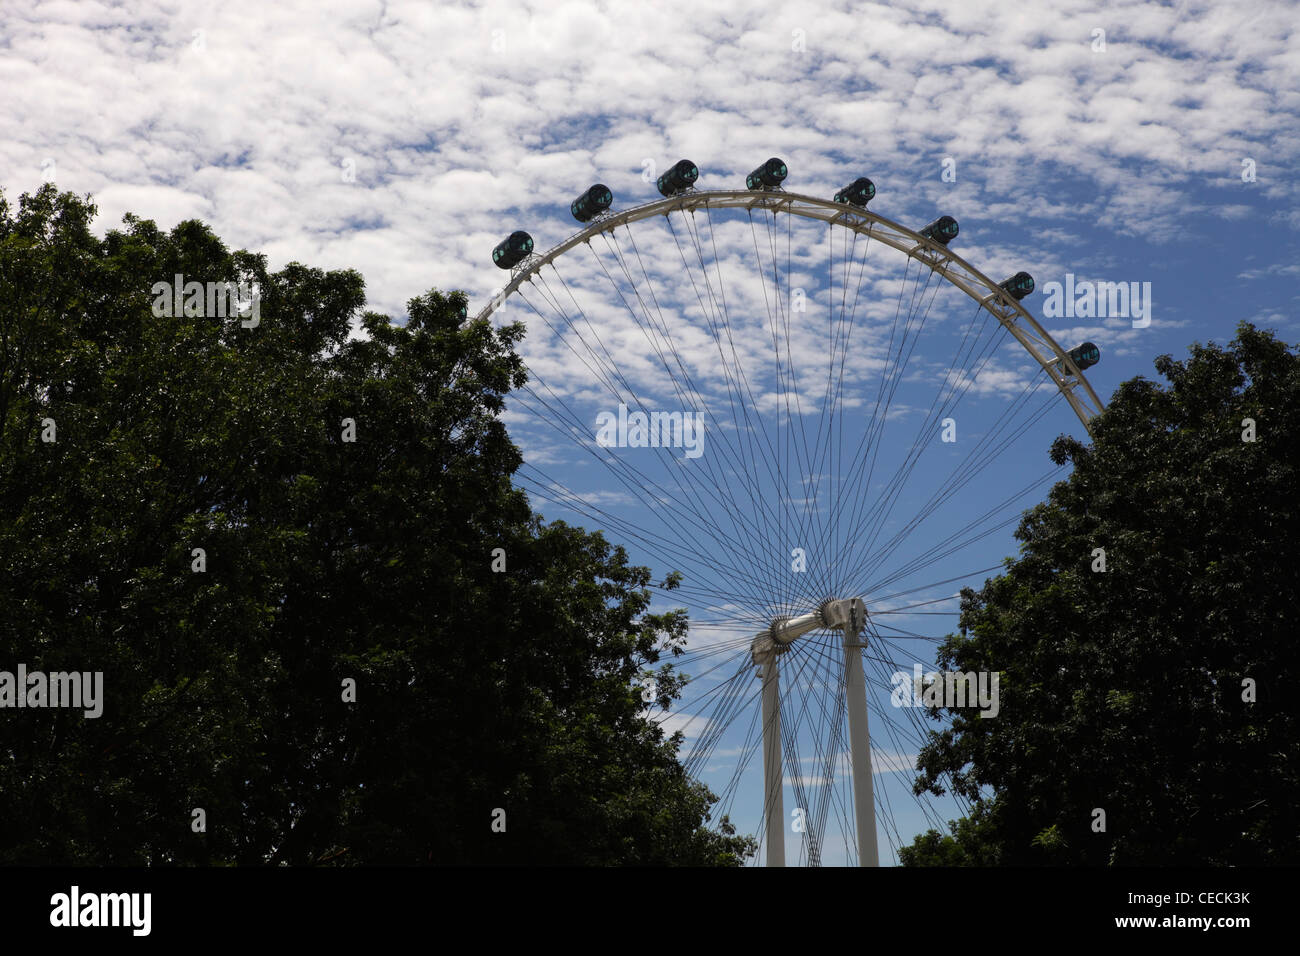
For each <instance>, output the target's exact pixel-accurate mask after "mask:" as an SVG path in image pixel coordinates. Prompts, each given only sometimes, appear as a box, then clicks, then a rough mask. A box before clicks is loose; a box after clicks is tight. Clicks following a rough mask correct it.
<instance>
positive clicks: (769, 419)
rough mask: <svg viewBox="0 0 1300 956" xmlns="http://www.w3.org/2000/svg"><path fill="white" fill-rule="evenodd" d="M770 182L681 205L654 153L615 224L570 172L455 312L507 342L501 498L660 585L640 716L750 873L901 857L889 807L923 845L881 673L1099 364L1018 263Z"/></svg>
mask: <svg viewBox="0 0 1300 956" xmlns="http://www.w3.org/2000/svg"><path fill="white" fill-rule="evenodd" d="M787 173H788V170H787V167H786V164H785V163H784V162H782V161H781V160H780V159H778V158H772V159H769V160H768V161H767V162H765V163H763V164H762V165H760V166H759V167H758V168H757V169H755V170H754V171H753V172H751V173H750V174H749V176H747V177H746V182H745V188H744V189H707V190H706V189H701V188H697V182H698V179H699V169H698V167H697V166H696V165H695V164H694V163H692V162H690V161H689V160H681V161H679V162H677V163H675V164H674V165H673V166H671V167H670V168H669V169H668V170H667V171H666V172H665V173H664V174H663V175H661V176H659V177H658V178H657V180H656V182H655V185H656V187H657V191H658V193H659V196H658V198H655V199H654V200H653V201H650V202H645V203H642V204H639V205H635V206H632V207H630V208H627V209H624V210H621V211H614V209H613V194H612V192H611V190H610V189H609V188H608V187H606V186H605V185H603V184H600V183H597V184H596V185H593V186H591V187H590V188H589V189H587V190H586V191H585V192H583V193H582V194H581V195H580V196H578V198H577V199H575V200H574V201H573V203H572V204H571V206H570V212H571V214H572V216H573V218H574V219H576V220H577V221H578V223H579V224H580V228H579V229H578V230H577V231H576V232H574V233H573V234H572V235H570V236H568V237H567V238H566V239H564V240H563V241H561V242H559V243H557V244H555V245H554V246H552V247H551V248H549V249H548V250H547V251H545V252H541V253H538V252H536V251H535V250H534V243H533V239H532V237H531V236H530V235H529V234H528V233H526V232H523V231H516V232H513V233H511V234H510V235H509V236H508V237H507V238H506V239H505V240H503V241H502V242H501V243H500V244H499V245H498V246H497V247H496V248H495V249H494V250H493V254H492V258H493V262H494V263H495V264H496V265H497V266H498V267H499V268H501V269H502V270H509V273H510V278H509V281H508V282H507V283H506V284H505V285H504V287H503V288H502V289H501V290H500V291H499V292H498V293H497V294H495V295H494V296H493V298H492V300H491V301H490V302H489V303H488V304H487V305H486V306H485V307H484V308H483V309H482V310H481V311H480V312H479V313H478V317H479V318H489V317H491V318H492V319H493V321H515V320H522V321H524V323H525V325H526V327H527V335H526V336H525V339H524V341H523V343H522V344H521V346H520V354H521V356H522V358H523V359H524V362H525V364H526V366H527V368H528V376H529V380H528V383H527V385H526V386H525V387H524V388H523V389H522V390H519V391H518V392H515V393H512V394H511V396H509V400H508V411H507V422H508V425H509V427H510V430H511V434H512V437H513V438H514V439H515V441H516V443H517V444H519V445H520V446H521V448H522V450H523V452H524V460H525V464H524V465H523V467H522V468H521V469H520V471H519V473H518V476H517V477H518V480H519V481H520V483H521V485H522V486H523V487H524V488H525V489H526V490H527V491H528V493H529V494H530V496H532V497H533V498H534V499H535V500H540V501H542V502H545V503H546V504H545V505H544V507H543V510H544V511H545V512H546V514H547V517H550V518H575V517H576V519H577V520H578V521H579V522H580V523H582V524H584V525H586V526H587V527H588V528H590V529H599V530H602V531H604V532H605V533H606V535H607V536H608V537H609V538H610V539H611V540H612V541H613V542H614V543H618V544H621V545H623V546H625V547H626V548H627V549H628V551H629V553H630V555H631V557H632V558H633V559H634V560H635V563H638V564H646V565H648V566H650V567H651V568H652V569H653V570H654V571H655V572H656V578H658V577H661V576H662V575H663V574H664V573H668V572H677V573H678V574H679V575H680V583H677V584H676V586H675V587H672V589H671V592H670V593H665V594H663V595H662V602H663V607H665V608H668V607H684V608H685V609H686V610H687V612H688V614H689V617H690V622H691V627H690V639H689V643H688V645H687V648H686V650H685V653H684V654H682V655H681V656H680V657H679V658H678V659H677V660H676V661H675V662H674V666H675V667H677V668H678V669H679V670H680V671H683V672H684V673H685V674H687V675H688V677H689V683H688V684H687V685H686V688H685V691H684V693H683V694H682V696H681V698H680V699H679V700H677V701H675V702H670V706H668V707H667V708H664V707H662V706H660V703H661V702H660V701H658V700H657V695H656V694H655V693H653V692H651V691H648V692H647V694H646V695H645V700H646V702H647V709H648V710H649V711H650V713H651V715H652V717H653V719H655V720H656V721H658V722H659V723H660V724H661V725H662V726H663V727H664V728H665V730H668V731H678V730H680V731H681V732H682V733H683V735H684V739H685V744H684V763H685V765H686V768H687V771H688V772H690V773H691V774H692V775H694V776H696V777H697V778H699V779H701V780H703V781H704V782H706V783H707V784H708V785H709V786H710V788H711V789H713V790H714V791H715V793H717V795H718V796H719V803H718V807H717V809H716V812H717V815H718V816H719V817H720V816H721V815H723V814H727V815H729V816H733V817H734V820H733V823H734V824H735V825H736V826H737V827H738V828H739V829H741V830H742V832H752V833H753V834H754V835H755V836H756V837H757V839H758V841H759V843H760V845H761V847H762V850H763V854H762V855H763V857H764V859H765V860H766V863H767V865H769V866H773V865H775V866H782V865H785V864H786V862H787V855H786V854H787V848H786V840H787V836H789V835H791V834H793V835H794V837H795V838H796V842H797V844H798V862H800V863H804V864H809V865H819V864H822V863H825V862H831V861H832V860H833V859H835V860H838V861H840V862H843V863H847V864H857V865H864V866H869V865H877V864H878V863H879V860H880V849H879V842H878V838H880V837H883V838H884V841H885V842H886V844H887V847H888V849H889V851H890V852H891V853H894V854H896V853H897V850H898V848H899V847H900V846H903V845H906V843H908V842H910V840H908V839H907V838H906V831H907V826H908V824H907V823H906V822H903V823H902V826H901V828H900V818H902V817H907V816H909V814H910V815H911V817H912V818H913V823H915V821H918V820H919V821H922V823H923V825H926V826H933V827H934V828H936V829H940V830H943V829H946V822H945V820H944V818H943V816H942V815H941V813H940V808H939V807H937V806H936V805H935V804H934V802H933V800H932V799H931V798H929V797H919V796H916V795H914V794H912V793H911V789H910V786H907V785H906V784H908V783H910V781H907V780H904V779H903V778H902V777H900V776H898V775H899V774H900V773H902V774H905V773H906V772H907V771H908V770H911V769H913V768H914V761H915V751H916V749H917V748H919V747H920V746H921V745H922V744H923V743H924V742H925V740H926V739H927V731H928V729H929V728H933V727H935V726H936V724H935V719H936V717H935V716H934V714H931V713H927V711H926V709H925V708H923V707H917V706H915V698H913V699H912V700H910V701H909V700H908V699H907V696H908V695H906V694H904V695H902V698H901V699H902V703H901V704H900V695H899V693H898V690H899V688H900V686H902V685H903V683H904V682H903V681H901V680H900V675H907V682H908V683H909V686H910V682H911V681H912V678H913V675H915V676H919V675H920V672H921V670H922V668H924V667H926V666H928V665H929V664H930V663H931V662H932V660H933V654H934V651H935V647H936V645H937V643H938V642H939V641H940V640H941V639H942V634H943V633H944V632H945V631H947V630H952V629H953V628H954V627H955V625H956V623H957V620H956V614H957V610H958V605H957V591H958V590H959V588H960V587H961V586H963V585H969V586H975V587H978V586H979V584H980V583H981V582H982V578H981V577H980V575H987V574H988V573H991V572H993V571H996V570H998V569H999V568H1000V566H1001V561H1002V559H1003V557H1004V556H1005V555H1006V554H1007V552H1008V550H1009V544H1008V542H1009V541H1010V535H1011V531H1012V530H1013V529H1014V526H1015V525H1016V523H1017V522H1018V521H1019V518H1020V515H1021V512H1022V510H1023V509H1024V508H1025V507H1028V506H1030V505H1032V504H1033V503H1034V502H1035V501H1036V500H1038V498H1040V497H1041V494H1042V492H1043V490H1044V489H1045V488H1046V487H1047V486H1048V485H1049V484H1050V483H1051V482H1052V481H1053V480H1056V479H1058V478H1060V477H1062V474H1061V473H1062V471H1063V467H1062V466H1054V467H1044V463H1045V458H1046V456H1045V451H1046V447H1047V444H1048V443H1049V442H1050V440H1051V439H1052V438H1053V437H1055V435H1056V434H1059V433H1060V432H1061V431H1066V430H1075V431H1083V432H1085V433H1086V431H1087V429H1088V425H1089V422H1090V420H1091V419H1092V417H1093V416H1094V415H1096V414H1097V413H1098V412H1099V411H1100V410H1101V407H1102V406H1101V402H1100V400H1099V399H1098V398H1097V395H1096V393H1095V392H1094V391H1093V389H1092V386H1091V385H1090V384H1089V383H1088V381H1087V379H1086V378H1085V377H1084V374H1083V373H1084V371H1085V370H1086V369H1087V368H1089V367H1091V366H1092V365H1094V364H1096V363H1097V361H1098V360H1099V358H1100V351H1099V349H1098V348H1097V347H1096V346H1095V345H1094V344H1092V343H1090V342H1085V343H1083V344H1081V345H1079V346H1077V347H1075V348H1071V349H1069V350H1066V349H1064V348H1062V347H1061V346H1060V345H1058V344H1057V343H1056V342H1055V341H1053V339H1052V337H1051V336H1050V335H1049V334H1048V333H1047V332H1046V331H1045V330H1044V329H1043V328H1042V326H1041V325H1040V324H1039V323H1038V322H1037V320H1036V319H1035V318H1034V317H1033V316H1032V315H1031V314H1030V313H1029V312H1028V311H1027V310H1026V309H1025V308H1024V307H1023V305H1022V302H1021V300H1023V299H1024V298H1025V297H1026V296H1027V295H1028V294H1029V293H1031V292H1032V291H1033V288H1034V282H1033V279H1032V278H1031V277H1030V276H1029V274H1028V273H1026V272H1017V273H1015V274H1013V275H1011V276H1010V277H1009V278H1007V279H1005V280H1002V281H998V282H995V281H993V280H991V279H990V278H988V277H987V276H986V275H984V274H983V273H982V272H980V271H979V270H977V269H976V268H975V267H974V266H972V265H971V264H970V263H968V262H966V261H965V260H964V259H962V258H960V257H959V256H958V255H956V254H955V253H954V252H953V251H952V249H951V248H950V243H951V242H952V241H953V240H954V239H955V238H956V237H957V235H958V224H957V222H956V221H955V220H954V219H953V218H952V217H950V216H939V217H938V218H936V219H935V220H934V221H933V222H931V223H929V224H928V225H926V226H924V227H922V228H920V229H917V230H913V229H910V228H907V227H905V226H903V225H900V224H899V223H897V222H894V221H891V220H890V219H886V218H885V217H883V216H881V215H879V214H877V213H876V212H874V211H870V210H868V208H867V207H868V204H869V203H870V202H871V201H872V200H873V199H875V198H876V187H875V184H874V183H873V182H872V181H871V180H870V179H867V178H866V177H859V178H858V179H856V180H854V181H853V182H852V183H850V184H849V185H847V186H846V187H844V188H843V189H841V190H840V191H839V192H837V193H836V194H835V195H834V196H833V198H831V199H822V198H817V197H814V196H808V195H802V194H797V193H792V192H787V191H786V190H785V188H784V182H785V180H786V178H787ZM877 250H879V251H878V252H877ZM873 253H874V254H873ZM657 600H658V596H657ZM760 753H761V756H759V755H760ZM877 777H880V779H881V781H888V780H892V781H893V782H892V783H891V784H890V785H889V786H882V785H881V783H880V782H878V781H877V780H876V779H875V778H877ZM900 781H901V782H900ZM787 795H788V796H789V798H790V800H791V801H792V802H793V810H792V811H791V812H790V814H789V815H788V814H787V809H786V808H787ZM952 799H954V800H955V801H956V809H957V810H958V811H959V812H964V810H965V809H966V807H965V805H964V803H963V802H962V801H961V799H960V798H956V797H954V798H952ZM904 802H906V803H909V804H910V807H909V808H908V809H906V810H904V809H902V804H903V803H904ZM896 803H897V804H898V805H899V809H897V810H896V809H895V804H896Z"/></svg>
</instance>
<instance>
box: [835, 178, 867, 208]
mask: <svg viewBox="0 0 1300 956" xmlns="http://www.w3.org/2000/svg"><path fill="white" fill-rule="evenodd" d="M875 195H876V184H875V183H873V182H872V181H871V180H870V179H868V178H867V177H866V176H859V177H858V178H857V179H855V180H853V182H852V183H850V184H849V185H847V186H845V187H844V188H843V189H841V190H840V191H839V192H837V193H836V194H835V201H836V202H843V203H848V204H849V205H850V206H865V205H866V204H867V203H869V202H871V200H872V199H873V198H874V197H875Z"/></svg>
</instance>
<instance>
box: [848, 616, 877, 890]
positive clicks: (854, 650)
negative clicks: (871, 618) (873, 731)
mask: <svg viewBox="0 0 1300 956" xmlns="http://www.w3.org/2000/svg"><path fill="white" fill-rule="evenodd" d="M848 611H849V613H848V614H846V615H845V621H844V687H845V694H846V704H847V705H848V711H849V756H850V758H851V759H852V761H853V805H854V809H855V811H856V818H857V826H858V865H859V866H879V865H880V855H879V851H878V849H877V847H876V801H875V792H874V790H873V787H872V784H873V781H872V775H871V736H870V733H869V732H868V729H867V684H866V680H865V679H864V677H863V675H862V648H863V647H865V646H866V644H865V643H863V642H862V640H861V638H860V635H861V634H862V632H863V630H864V629H865V627H866V607H865V606H864V605H863V603H862V601H861V600H860V599H857V598H855V599H854V600H853V601H852V602H851V607H850V608H849V609H848Z"/></svg>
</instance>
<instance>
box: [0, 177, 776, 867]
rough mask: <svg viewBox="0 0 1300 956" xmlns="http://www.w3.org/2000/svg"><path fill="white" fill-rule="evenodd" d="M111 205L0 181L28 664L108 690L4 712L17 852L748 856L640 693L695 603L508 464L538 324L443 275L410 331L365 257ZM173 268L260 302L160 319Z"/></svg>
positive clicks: (145, 856)
mask: <svg viewBox="0 0 1300 956" xmlns="http://www.w3.org/2000/svg"><path fill="white" fill-rule="evenodd" d="M93 215H94V206H93V205H92V204H91V203H90V202H89V197H87V198H86V199H79V198H77V197H75V196H73V195H71V194H67V193H65V194H58V193H57V192H56V191H55V190H54V189H53V187H48V186H47V187H45V188H43V189H42V190H40V191H39V192H38V193H36V194H35V195H30V196H29V195H24V196H23V197H22V199H21V201H20V207H19V209H18V210H13V209H12V208H11V207H10V205H9V204H8V202H7V201H5V200H4V198H3V196H0V609H2V613H0V669H7V670H11V671H12V670H13V668H14V666H15V665H16V664H18V663H23V664H25V665H26V666H27V668H28V670H29V671H30V670H44V671H47V672H54V671H78V672H81V671H102V672H103V673H104V698H105V704H104V711H103V715H102V717H100V718H97V719H94V718H86V717H85V716H83V714H82V712H81V711H80V710H69V709H62V708H48V709H26V710H6V711H0V862H5V863H54V864H65V863H67V864H142V863H146V864H147V863H152V864H160V863H204V864H267V863H272V864H281V863H286V864H311V863H324V862H329V863H332V864H335V865H339V864H351V863H429V862H432V863H464V862H472V863H492V862H515V863H581V864H613V863H625V864H626V863H633V864H636V863H646V864H706V865H714V864H721V865H734V864H737V863H739V862H740V861H742V860H743V858H744V857H746V856H747V855H749V854H750V853H752V852H753V841H752V840H750V839H749V838H747V837H740V836H736V835H735V833H734V830H733V829H732V828H731V827H730V825H729V824H728V823H727V822H726V821H725V820H724V821H718V822H717V825H715V826H713V827H710V826H708V818H709V811H710V807H711V806H712V804H713V802H714V800H715V798H714V797H713V795H712V794H710V793H709V792H708V790H707V789H706V788H705V787H704V786H703V785H702V784H700V783H698V782H697V781H695V780H693V779H691V778H689V777H687V776H686V775H685V773H684V771H683V768H682V766H681V764H680V763H679V762H678V760H677V756H676V740H675V739H673V738H666V737H665V736H664V734H663V733H662V732H661V730H660V729H659V728H658V727H657V726H656V725H655V724H654V723H652V722H650V721H649V720H647V719H646V717H645V714H644V711H643V707H644V704H643V702H642V700H641V698H640V696H639V694H638V689H637V686H636V683H635V682H636V681H637V679H638V678H639V677H641V676H643V675H645V674H646V673H647V672H650V671H651V670H652V669H655V668H658V670H657V677H658V680H657V685H658V688H659V693H660V694H661V696H662V698H663V702H664V703H665V704H666V703H667V701H668V700H670V699H671V698H672V697H673V696H674V695H675V694H676V693H677V692H678V691H679V689H680V686H681V681H682V676H681V675H680V674H679V673H677V672H675V671H674V670H673V668H672V666H671V664H668V665H662V664H660V660H661V655H668V656H669V657H671V654H672V652H673V651H674V649H676V648H679V647H680V646H681V644H682V642H683V639H684V635H685V633H686V628H687V622H686V620H685V617H684V615H683V614H682V613H681V612H668V613H651V612H650V598H649V595H650V588H649V586H650V584H651V580H650V576H649V572H648V570H646V569H645V568H640V567H635V566H632V565H630V564H629V562H628V559H627V555H626V554H625V553H624V551H623V550H622V549H621V548H618V547H613V546H611V545H610V544H609V543H608V542H606V541H605V540H604V538H603V537H602V536H601V535H600V534H597V533H588V532H586V531H583V530H581V529H578V528H574V527H570V526H567V525H565V524H563V523H560V522H555V523H545V522H543V521H542V520H541V519H540V518H539V517H538V516H536V515H534V514H533V513H532V512H531V510H530V507H529V503H528V501H527V499H526V497H525V496H524V495H523V494H522V493H521V492H520V491H518V490H517V489H515V488H514V487H513V486H512V482H511V476H512V474H513V472H514V471H515V469H516V468H517V467H518V465H519V463H520V456H519V452H518V450H517V449H516V447H515V446H514V445H513V444H512V443H511V441H510V439H509V437H508V435H507V433H506V430H505V428H504V426H503V425H502V423H501V421H500V419H499V417H498V416H499V413H500V412H501V411H502V409H503V407H504V406H503V403H504V400H505V396H506V394H507V393H508V392H509V391H510V390H511V389H514V388H518V387H519V386H521V385H522V384H523V382H524V380H525V373H524V369H523V366H522V363H521V361H520V359H519V357H518V356H517V355H516V354H515V351H514V345H515V344H516V343H517V341H518V340H519V338H520V336H521V335H522V334H523V328H522V327H521V326H520V325H518V324H516V325H511V326H507V327H504V328H500V329H494V328H492V327H491V326H490V325H489V324H488V323H486V322H478V321H473V320H462V317H461V315H462V310H463V307H464V305H465V299H464V296H463V295H461V294H459V293H451V294H444V293H441V292H438V291H436V290H435V291H430V292H429V293H427V294H425V295H422V296H420V297H418V298H416V299H413V300H411V302H410V303H409V306H408V310H409V321H408V322H407V323H406V324H405V325H404V326H399V325H396V324H394V323H392V322H391V321H390V320H389V319H388V318H387V317H385V316H382V315H378V314H375V313H373V312H363V311H362V310H363V307H364V303H365V294H364V291H365V290H364V284H363V281H362V278H361V276H360V275H359V274H358V273H357V272H355V271H352V270H339V271H330V272H323V271H321V270H319V269H313V268H308V267H306V266H304V265H301V264H298V263H291V264H290V265H288V266H286V267H285V268H284V269H282V270H280V271H279V272H275V273H269V272H268V271H267V266H266V260H265V257H264V256H261V255H255V254H250V253H248V252H243V251H240V252H230V251H228V250H227V249H226V247H225V246H224V245H223V243H222V242H221V241H220V240H219V239H218V238H217V237H216V236H215V235H214V234H213V233H212V232H211V230H209V229H208V228H207V227H206V226H205V225H203V224H202V223H200V222H197V221H190V222H183V223H181V224H179V225H178V226H176V227H175V228H174V229H173V230H171V231H170V232H169V233H164V232H162V231H160V230H159V229H158V228H157V227H156V226H155V225H154V224H153V223H152V222H149V221H145V220H140V219H137V218H135V217H132V216H127V217H126V219H125V222H124V228H123V229H121V230H110V231H109V232H108V233H107V234H106V235H105V236H104V238H102V239H99V238H96V236H95V235H94V234H92V232H91V231H90V228H89V226H90V223H91V221H92V218H93ZM177 275H182V276H184V279H185V281H187V282H188V281H189V280H191V279H193V280H197V281H199V282H202V283H208V282H216V283H220V282H243V283H249V284H255V286H256V288H257V289H258V292H259V296H260V300H259V309H260V316H259V318H258V321H257V323H256V324H252V322H251V321H250V320H248V319H242V320H241V315H240V314H233V315H229V316H227V317H226V318H220V317H209V316H207V315H191V314H187V313H188V309H180V310H175V311H176V314H174V315H163V316H160V315H159V314H157V313H158V312H159V309H158V308H157V307H156V305H157V303H156V295H155V293H154V292H153V291H151V290H152V289H153V287H154V285H155V283H157V282H159V281H162V282H170V281H172V280H173V278H174V277H175V276H177ZM250 287H252V285H250ZM358 316H359V318H360V324H361V325H362V327H363V328H364V336H362V337H355V336H351V335H350V330H351V328H352V326H353V321H354V319H356V318H357V317H358ZM498 549H499V550H498ZM673 583H674V582H673V581H672V580H671V579H670V580H669V581H667V582H665V585H666V586H667V587H668V588H671V587H672V586H673ZM347 681H353V682H355V685H354V688H353V689H352V691H351V695H352V698H353V699H348V697H349V689H348V688H347V686H346V685H345V682H347ZM197 810H202V811H203V814H202V820H203V823H204V824H205V826H204V827H203V828H202V829H201V828H200V827H199V823H198V820H199V815H198V814H196V812H195V811H197Z"/></svg>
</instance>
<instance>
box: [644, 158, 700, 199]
mask: <svg viewBox="0 0 1300 956" xmlns="http://www.w3.org/2000/svg"><path fill="white" fill-rule="evenodd" d="M699 178H700V170H699V167H697V166H696V165H695V164H694V163H693V162H691V161H690V160H689V159H679V160H678V161H677V162H676V163H674V164H673V168H672V169H670V170H668V172H666V173H664V174H663V175H662V176H660V177H659V178H658V179H657V180H656V181H655V185H656V186H658V187H659V195H661V196H671V195H673V194H674V193H679V192H681V191H682V190H683V189H690V188H691V186H693V185H694V184H695V180H697V179H699Z"/></svg>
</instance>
